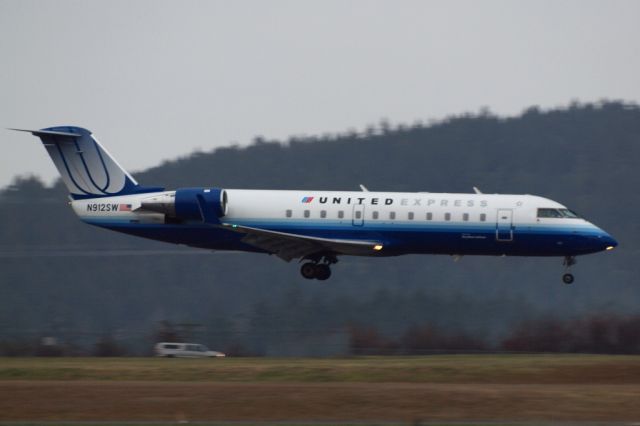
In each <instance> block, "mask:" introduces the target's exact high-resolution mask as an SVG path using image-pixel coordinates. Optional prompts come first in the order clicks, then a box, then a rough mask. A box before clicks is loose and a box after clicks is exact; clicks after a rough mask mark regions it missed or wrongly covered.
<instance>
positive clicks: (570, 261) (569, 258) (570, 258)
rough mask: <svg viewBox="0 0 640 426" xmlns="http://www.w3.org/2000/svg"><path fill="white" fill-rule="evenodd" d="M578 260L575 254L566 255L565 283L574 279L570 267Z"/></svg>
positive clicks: (563, 276)
mask: <svg viewBox="0 0 640 426" xmlns="http://www.w3.org/2000/svg"><path fill="white" fill-rule="evenodd" d="M576 262H577V260H576V258H575V257H574V256H565V258H564V262H562V264H563V265H564V266H565V271H566V272H565V273H564V275H562V282H563V283H565V284H571V283H572V282H573V281H574V277H573V274H572V273H570V272H569V268H570V267H571V266H572V265H575V264H576Z"/></svg>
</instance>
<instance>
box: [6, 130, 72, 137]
mask: <svg viewBox="0 0 640 426" xmlns="http://www.w3.org/2000/svg"><path fill="white" fill-rule="evenodd" d="M9 130H15V131H17V132H28V133H31V134H32V135H33V136H45V135H50V136H68V137H72V138H79V137H81V136H82V135H80V134H78V133H69V132H54V131H52V130H28V129H11V128H10V129H9Z"/></svg>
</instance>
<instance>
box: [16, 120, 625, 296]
mask: <svg viewBox="0 0 640 426" xmlns="http://www.w3.org/2000/svg"><path fill="white" fill-rule="evenodd" d="M14 130H21V129H14ZM21 131H26V132H30V133H32V134H33V135H35V136H38V137H39V138H40V139H41V140H42V143H43V144H44V147H45V148H46V150H47V151H48V153H49V155H50V156H51V159H52V160H53V162H54V164H55V166H56V167H57V169H58V171H59V172H60V175H61V177H62V181H63V182H64V184H65V185H66V186H67V188H68V190H69V193H70V204H71V207H72V208H73V210H74V211H75V213H76V214H77V215H78V216H79V217H80V219H81V220H83V221H84V222H86V223H89V224H91V225H96V226H100V227H103V228H107V229H111V230H114V231H118V232H124V233H126V234H131V235H135V236H139V237H145V238H151V239H154V240H160V241H166V242H170V243H176V244H185V245H188V246H192V247H199V248H204V249H213V250H239V251H250V252H259V253H268V254H274V255H276V256H278V257H279V258H281V259H283V260H285V261H287V262H288V261H291V260H293V259H299V260H300V262H302V265H301V268H300V272H301V274H302V276H303V277H304V278H307V279H317V280H326V279H327V278H329V277H330V275H331V269H330V265H332V264H334V263H336V262H337V261H338V256H343V255H349V256H372V257H380V256H397V255H402V254H410V253H420V254H448V255H452V256H455V257H459V256H463V255H506V256H558V257H563V258H564V265H565V267H566V270H565V273H564V275H563V277H562V279H563V281H564V282H565V283H566V284H570V283H572V282H573V280H574V277H573V275H572V274H571V273H569V267H570V266H571V265H573V264H574V263H575V257H576V256H577V255H582V254H588V253H595V252H599V251H603V250H611V249H613V248H614V247H615V246H616V245H617V242H616V241H615V240H614V239H613V238H612V237H611V236H610V235H609V234H607V233H606V232H605V231H603V230H602V229H600V228H598V227H597V226H595V225H593V224H592V223H589V222H588V221H586V220H585V219H583V218H581V217H580V216H578V215H577V214H576V213H574V212H573V211H571V210H569V209H568V208H566V207H565V206H563V205H562V204H559V203H557V202H555V201H552V200H549V199H547V198H542V197H537V196H533V195H499V194H494V195H489V194H483V193H481V192H480V191H479V190H477V189H476V190H475V192H474V193H471V194H448V193H442V194H440V193H421V192H418V193H411V192H409V193H400V192H369V191H367V190H366V188H364V187H361V189H362V191H358V192H355V191H354V192H339V191H279V190H274V191H267V190H248V189H223V188H216V187H205V188H179V189H176V190H171V191H167V190H165V189H164V188H157V187H147V186H142V185H140V184H138V182H136V180H135V179H134V178H133V177H132V176H131V175H130V174H129V173H127V172H126V171H125V170H124V169H123V168H122V167H121V166H120V165H119V164H118V162H117V161H116V160H115V159H114V158H113V157H112V156H111V155H110V154H109V153H108V152H107V150H105V149H104V148H103V147H102V145H100V143H98V141H97V140H96V139H95V138H94V137H93V135H92V134H91V132H90V131H88V130H86V129H83V128H80V127H70V126H64V127H50V128H47V129H42V130H21ZM474 189H475V188H474Z"/></svg>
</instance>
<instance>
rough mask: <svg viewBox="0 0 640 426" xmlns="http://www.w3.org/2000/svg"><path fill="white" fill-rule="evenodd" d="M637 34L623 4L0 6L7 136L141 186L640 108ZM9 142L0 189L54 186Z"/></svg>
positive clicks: (396, 1) (2, 117)
mask: <svg viewBox="0 0 640 426" xmlns="http://www.w3.org/2000/svg"><path fill="white" fill-rule="evenodd" d="M639 17H640V1H615V0H614V1H611V0H607V1H588V0H575V1H559V0H552V1H541V0H535V1H515V0H514V1H498V0H496V1H478V0H472V1H410V0H405V1H402V0H393V1H369V0H368V1H364V0H363V1H348V0H336V1H332V0H321V1H303V0H292V1H264V0H254V1H238V0H234V1H161V0H140V1H131V0H125V1H113V0H109V1H102V2H98V1H85V0H77V1H72V0H57V1H29V0H26V1H25V0H20V1H18V0H15V1H8V0H0V64H1V66H0V127H2V128H5V127H23V128H42V127H49V126H52V125H63V124H72V125H79V126H82V127H86V128H88V129H90V130H92V131H93V132H94V134H95V135H96V137H97V138H98V140H100V141H101V142H102V143H103V144H104V145H106V147H107V149H109V150H110V151H111V153H112V154H114V156H115V157H116V158H117V159H118V160H119V162H120V163H121V164H122V165H123V166H125V168H127V169H128V170H130V171H136V170H141V169H144V168H147V167H150V166H153V165H156V164H158V163H160V162H161V161H162V160H163V159H170V158H174V157H176V156H179V155H185V154H188V153H190V152H191V151H193V150H194V149H195V148H200V149H203V150H210V149H212V148H215V147H217V146H221V145H228V144H231V143H239V144H241V145H242V144H248V143H250V142H251V140H252V139H253V137H254V136H256V135H263V136H265V137H266V138H269V139H272V138H278V139H283V138H286V137H287V136H290V135H296V134H297V135H300V134H309V135H310V134H319V133H324V132H341V131H345V130H346V129H348V128H350V127H352V128H356V129H363V128H364V127H365V126H366V125H367V124H369V123H375V122H377V121H378V120H379V119H380V118H382V117H387V118H389V119H390V120H391V121H392V122H393V123H400V122H404V123H411V122H413V121H414V120H416V119H422V120H428V119H438V118H443V117H445V116H447V115H449V114H456V113H462V112H466V111H478V110H479V108H480V107H482V106H488V107H490V108H491V110H492V111H494V112H497V113H500V114H506V115H513V114H518V113H519V112H521V111H522V110H523V109H524V108H525V107H527V106H530V105H533V104H537V105H541V106H542V107H545V108H547V107H554V106H559V105H566V104H568V103H569V102H570V101H571V100H572V99H580V100H582V101H597V100H599V99H602V98H609V99H624V100H627V101H634V102H638V101H639V100H640V84H639V83H640V25H638V19H639ZM0 135H1V136H0V141H1V143H2V145H3V147H2V152H3V154H2V155H0V186H4V185H6V184H8V183H9V182H10V181H11V179H12V178H13V176H15V175H17V174H29V173H34V174H37V175H40V176H41V177H43V178H45V180H47V181H48V182H49V181H50V180H51V179H52V178H53V177H54V176H57V172H56V171H55V169H54V167H53V164H52V163H50V161H49V158H48V156H47V154H46V152H45V151H44V149H43V148H42V146H41V145H40V142H39V140H37V139H36V138H35V137H33V136H30V135H27V134H20V133H15V132H9V131H5V130H0ZM147 183H148V184H162V182H147ZM211 184H212V185H215V182H211Z"/></svg>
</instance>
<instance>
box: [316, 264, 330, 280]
mask: <svg viewBox="0 0 640 426" xmlns="http://www.w3.org/2000/svg"><path fill="white" fill-rule="evenodd" d="M330 276H331V268H329V265H316V279H317V280H320V281H324V280H328V279H329V277H330Z"/></svg>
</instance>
